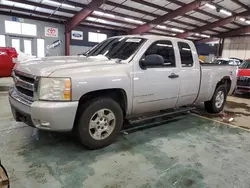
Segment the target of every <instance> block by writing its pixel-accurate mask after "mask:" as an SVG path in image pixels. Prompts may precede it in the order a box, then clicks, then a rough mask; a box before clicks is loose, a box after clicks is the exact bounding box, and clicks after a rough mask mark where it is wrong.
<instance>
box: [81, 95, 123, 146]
mask: <svg viewBox="0 0 250 188" xmlns="http://www.w3.org/2000/svg"><path fill="white" fill-rule="evenodd" d="M82 111H83V112H82V114H81V115H80V119H79V121H78V124H77V133H78V135H79V139H80V141H81V143H82V144H83V145H84V146H86V147H87V148H89V149H98V148H102V147H105V146H107V145H109V144H111V143H112V142H113V141H114V140H115V139H116V136H117V134H118V133H119V131H120V129H121V127H122V124H123V112H122V109H121V107H120V105H119V104H118V103H117V102H116V101H114V100H113V99H111V98H98V99H94V100H92V101H90V103H88V105H86V106H84V108H83V110H82Z"/></svg>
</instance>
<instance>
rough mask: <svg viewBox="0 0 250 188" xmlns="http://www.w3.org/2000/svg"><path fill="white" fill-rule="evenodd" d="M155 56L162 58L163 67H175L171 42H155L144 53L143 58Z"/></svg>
mask: <svg viewBox="0 0 250 188" xmlns="http://www.w3.org/2000/svg"><path fill="white" fill-rule="evenodd" d="M152 54H157V55H160V56H162V57H163V59H164V67H175V66H176V64H175V54H174V48H173V44H172V42H171V41H165V40H164V41H157V42H155V43H153V44H152V45H151V46H150V47H149V48H148V49H147V51H146V52H145V55H144V56H145V57H146V56H148V55H152Z"/></svg>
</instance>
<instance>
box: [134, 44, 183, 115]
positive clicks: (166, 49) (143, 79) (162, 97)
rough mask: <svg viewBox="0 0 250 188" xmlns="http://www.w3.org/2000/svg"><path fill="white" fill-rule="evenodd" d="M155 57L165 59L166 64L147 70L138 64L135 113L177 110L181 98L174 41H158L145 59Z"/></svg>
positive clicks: (144, 54) (152, 45) (143, 56)
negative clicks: (177, 103)
mask: <svg viewBox="0 0 250 188" xmlns="http://www.w3.org/2000/svg"><path fill="white" fill-rule="evenodd" d="M152 54H157V55H160V56H162V57H163V59H164V65H161V66H160V65H158V66H151V67H143V65H141V64H140V62H135V63H134V66H135V67H134V70H135V71H134V78H133V80H134V85H133V87H134V100H133V113H134V114H138V113H144V112H152V111H158V110H162V109H167V108H173V107H175V105H176V102H177V99H178V94H179V85H180V79H179V76H178V68H177V67H176V59H175V51H174V47H173V44H172V42H171V41H168V40H161V41H156V42H154V43H153V44H151V45H150V46H149V48H148V49H146V51H145V52H144V53H143V55H142V57H141V59H143V58H145V57H146V56H148V55H152Z"/></svg>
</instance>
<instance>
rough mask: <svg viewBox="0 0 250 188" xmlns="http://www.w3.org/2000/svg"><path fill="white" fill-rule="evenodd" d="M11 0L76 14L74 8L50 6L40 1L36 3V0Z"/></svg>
mask: <svg viewBox="0 0 250 188" xmlns="http://www.w3.org/2000/svg"><path fill="white" fill-rule="evenodd" d="M11 1H13V2H17V3H22V4H26V5H32V6H35V7H40V8H45V9H49V10H53V11H60V12H66V13H69V14H76V13H77V11H74V10H69V9H65V8H62V7H59V8H58V7H54V6H50V5H46V4H42V3H37V2H33V1H28V0H11Z"/></svg>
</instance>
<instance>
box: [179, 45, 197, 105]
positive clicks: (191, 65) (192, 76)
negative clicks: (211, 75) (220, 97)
mask: <svg viewBox="0 0 250 188" xmlns="http://www.w3.org/2000/svg"><path fill="white" fill-rule="evenodd" d="M177 46H178V52H179V55H178V56H177V57H178V58H180V59H179V61H180V62H181V67H180V71H179V76H180V77H179V78H180V93H179V98H178V101H177V104H176V106H184V105H189V104H192V103H193V102H194V101H195V100H196V97H197V95H198V92H199V86H200V72H201V70H200V64H199V59H198V55H197V52H196V48H195V46H194V44H193V43H187V42H183V41H177Z"/></svg>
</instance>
